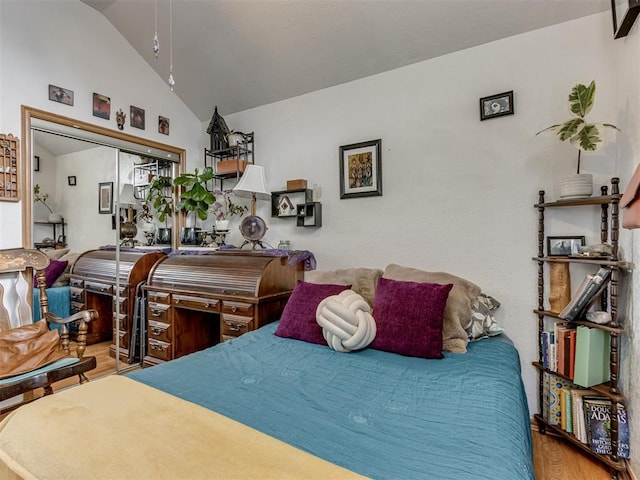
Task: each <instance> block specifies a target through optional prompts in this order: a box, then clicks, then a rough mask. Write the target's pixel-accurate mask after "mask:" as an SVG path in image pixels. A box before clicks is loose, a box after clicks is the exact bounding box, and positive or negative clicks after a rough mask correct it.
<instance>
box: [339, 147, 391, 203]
mask: <svg viewBox="0 0 640 480" xmlns="http://www.w3.org/2000/svg"><path fill="white" fill-rule="evenodd" d="M381 195H382V140H380V139H378V140H371V141H369V142H361V143H353V144H351V145H343V146H342V147H340V198H355V197H371V196H381Z"/></svg>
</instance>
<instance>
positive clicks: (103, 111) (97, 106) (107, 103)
mask: <svg viewBox="0 0 640 480" xmlns="http://www.w3.org/2000/svg"><path fill="white" fill-rule="evenodd" d="M93 116H94V117H99V118H104V119H105V120H109V118H111V99H110V98H109V97H106V96H104V95H100V94H99V93H94V94H93Z"/></svg>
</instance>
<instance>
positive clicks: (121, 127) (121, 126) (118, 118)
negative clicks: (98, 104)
mask: <svg viewBox="0 0 640 480" xmlns="http://www.w3.org/2000/svg"><path fill="white" fill-rule="evenodd" d="M126 118H127V114H126V113H124V112H123V111H122V109H120V110H118V111H117V112H116V123H117V124H118V129H119V130H124V121H125V119H126Z"/></svg>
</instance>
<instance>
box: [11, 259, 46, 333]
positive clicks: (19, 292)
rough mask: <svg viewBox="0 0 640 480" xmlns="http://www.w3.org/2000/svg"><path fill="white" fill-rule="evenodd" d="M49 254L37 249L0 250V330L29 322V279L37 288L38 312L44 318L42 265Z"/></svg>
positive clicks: (30, 300) (44, 292) (43, 266)
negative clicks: (38, 292) (38, 297)
mask: <svg viewBox="0 0 640 480" xmlns="http://www.w3.org/2000/svg"><path fill="white" fill-rule="evenodd" d="M48 265H49V257H48V256H47V255H45V254H44V253H42V252H40V251H39V250H32V249H25V248H12V249H6V250H0V331H6V330H11V329H13V328H16V327H20V326H22V325H28V324H30V323H33V283H34V282H33V279H34V276H35V278H36V279H37V284H38V289H39V290H40V316H41V318H42V319H46V318H47V312H48V311H49V301H48V299H47V289H46V279H45V269H46V268H47V266H48Z"/></svg>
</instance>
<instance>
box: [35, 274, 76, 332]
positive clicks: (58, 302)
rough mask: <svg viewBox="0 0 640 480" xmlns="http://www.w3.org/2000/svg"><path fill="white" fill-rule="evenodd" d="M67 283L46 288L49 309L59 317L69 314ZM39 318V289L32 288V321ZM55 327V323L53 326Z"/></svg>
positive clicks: (69, 301) (69, 303)
mask: <svg viewBox="0 0 640 480" xmlns="http://www.w3.org/2000/svg"><path fill="white" fill-rule="evenodd" d="M70 288H71V287H69V285H65V286H63V287H51V288H47V299H48V300H49V311H50V312H51V313H53V314H54V315H57V316H58V317H61V318H66V317H68V316H69V315H71V297H70ZM38 320H40V291H39V290H38V289H37V288H34V289H33V321H34V322H37V321H38ZM55 327H57V325H55V326H54V327H53V328H55Z"/></svg>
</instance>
